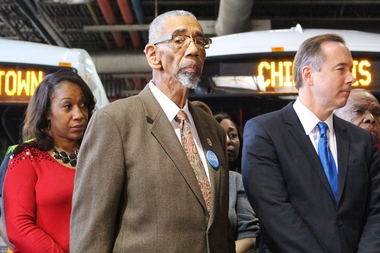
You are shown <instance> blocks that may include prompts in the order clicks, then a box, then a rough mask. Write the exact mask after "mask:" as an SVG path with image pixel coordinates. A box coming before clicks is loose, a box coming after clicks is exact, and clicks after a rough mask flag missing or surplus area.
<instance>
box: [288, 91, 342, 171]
mask: <svg viewBox="0 0 380 253" xmlns="http://www.w3.org/2000/svg"><path fill="white" fill-rule="evenodd" d="M293 108H294V110H295V111H296V114H297V116H298V118H299V120H300V121H301V124H302V126H303V128H304V130H305V133H306V135H308V136H309V138H310V141H311V143H312V144H313V146H314V148H315V151H316V152H317V153H318V141H319V138H320V135H319V128H318V123H319V122H320V120H319V119H318V117H317V116H315V114H314V113H312V112H311V111H310V110H309V109H308V108H307V107H306V106H305V105H303V104H302V102H301V101H300V100H299V98H297V99H296V102H294V104H293ZM324 122H325V123H326V124H327V126H328V128H329V129H328V131H327V137H328V139H329V147H330V150H331V153H332V154H333V157H334V160H335V164H336V168H337V170H338V159H337V147H336V138H335V131H334V125H333V115H332V114H331V115H330V116H329V117H328V118H327V119H326V120H325V121H324Z"/></svg>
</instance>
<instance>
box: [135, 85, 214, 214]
mask: <svg viewBox="0 0 380 253" xmlns="http://www.w3.org/2000/svg"><path fill="white" fill-rule="evenodd" d="M139 96H140V98H141V100H142V103H143V106H144V108H145V111H146V119H147V123H148V125H150V131H151V133H152V135H153V136H154V137H155V138H156V140H157V141H158V142H159V143H160V145H161V146H162V148H163V149H164V150H165V152H166V154H167V155H168V157H169V158H170V159H171V160H172V161H173V163H174V164H175V166H176V168H177V170H178V172H179V173H180V174H181V176H182V177H183V178H184V180H185V181H186V183H187V184H188V186H189V188H190V189H191V190H192V192H193V193H194V195H195V196H196V198H197V199H198V201H199V202H200V204H201V205H202V206H203V208H204V209H205V210H206V204H205V201H204V199H203V196H202V192H201V190H200V188H199V185H198V181H197V179H196V177H195V174H194V172H193V168H192V167H191V165H190V163H189V160H188V158H187V156H186V153H185V151H184V149H183V147H182V145H181V143H180V142H179V140H178V138H177V136H176V134H175V132H174V130H173V127H172V125H171V123H170V122H169V120H168V118H167V117H166V115H165V113H164V111H163V110H162V108H161V106H160V104H159V103H158V101H157V100H156V99H155V97H154V96H153V94H152V92H151V91H150V89H149V88H148V86H146V88H144V90H142V91H141V92H140V95H139ZM206 212H207V211H206Z"/></svg>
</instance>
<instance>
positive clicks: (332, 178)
mask: <svg viewBox="0 0 380 253" xmlns="http://www.w3.org/2000/svg"><path fill="white" fill-rule="evenodd" d="M318 128H319V133H320V138H319V142H318V154H319V158H320V159H321V163H322V166H323V168H324V170H325V173H326V176H327V179H328V180H329V183H330V186H331V189H332V192H333V193H334V197H335V200H336V201H338V171H337V169H336V164H335V161H334V157H333V155H332V153H331V150H330V148H329V140H328V138H327V135H326V130H327V128H328V127H327V124H326V123H325V122H319V123H318Z"/></svg>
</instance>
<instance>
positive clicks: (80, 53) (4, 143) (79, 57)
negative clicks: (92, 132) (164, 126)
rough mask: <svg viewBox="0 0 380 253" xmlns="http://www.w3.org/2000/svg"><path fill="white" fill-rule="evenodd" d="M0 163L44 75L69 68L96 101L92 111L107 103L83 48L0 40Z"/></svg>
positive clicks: (15, 140) (14, 141) (16, 139)
mask: <svg viewBox="0 0 380 253" xmlns="http://www.w3.org/2000/svg"><path fill="white" fill-rule="evenodd" d="M0 48H2V53H1V54H0V118H1V122H0V162H1V161H2V159H3V157H4V155H5V152H6V149H7V147H8V146H10V145H14V144H17V143H19V142H20V131H21V125H22V121H23V119H24V113H25V109H26V106H27V104H28V102H29V100H30V97H31V96H32V95H33V92H34V90H35V88H36V87H37V85H38V84H39V83H40V82H41V81H42V79H43V78H44V76H45V75H47V74H49V73H53V72H55V71H58V70H59V69H69V70H72V71H74V72H76V73H77V74H79V75H80V76H81V77H82V78H83V79H84V80H85V81H86V83H87V84H88V85H89V87H90V88H91V90H92V92H93V94H94V96H95V98H96V101H97V103H96V109H98V108H101V107H103V106H105V105H107V104H108V103H109V100H108V98H107V95H106V92H105V90H104V87H103V85H102V82H101V80H100V78H99V75H98V74H97V71H96V68H95V66H94V63H93V61H92V59H91V57H90V55H89V54H88V52H86V51H85V50H83V49H72V48H63V47H58V46H52V45H47V44H40V43H34V42H26V41H16V40H7V39H0Z"/></svg>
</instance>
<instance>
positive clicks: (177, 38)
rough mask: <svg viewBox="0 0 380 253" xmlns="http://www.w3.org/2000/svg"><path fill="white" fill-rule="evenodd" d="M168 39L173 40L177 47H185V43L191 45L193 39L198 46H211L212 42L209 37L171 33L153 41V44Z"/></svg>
mask: <svg viewBox="0 0 380 253" xmlns="http://www.w3.org/2000/svg"><path fill="white" fill-rule="evenodd" d="M166 41H172V42H173V44H174V46H175V47H177V48H181V47H184V46H185V45H186V46H189V45H190V43H191V41H194V44H195V45H196V46H197V47H200V48H203V49H207V48H210V45H211V43H212V40H211V39H210V38H207V37H195V38H193V37H190V36H188V35H173V34H171V35H169V36H168V37H165V38H162V39H159V40H157V41H156V42H154V43H153V45H157V44H159V43H162V42H166Z"/></svg>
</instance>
